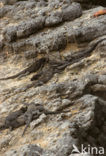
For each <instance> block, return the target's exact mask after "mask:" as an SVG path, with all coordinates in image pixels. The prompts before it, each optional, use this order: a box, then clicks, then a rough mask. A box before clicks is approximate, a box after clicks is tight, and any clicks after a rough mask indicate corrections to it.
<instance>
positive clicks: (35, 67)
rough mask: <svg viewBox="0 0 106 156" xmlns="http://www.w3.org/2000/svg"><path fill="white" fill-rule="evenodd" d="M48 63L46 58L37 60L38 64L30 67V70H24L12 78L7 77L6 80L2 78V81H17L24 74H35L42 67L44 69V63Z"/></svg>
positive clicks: (35, 63)
mask: <svg viewBox="0 0 106 156" xmlns="http://www.w3.org/2000/svg"><path fill="white" fill-rule="evenodd" d="M46 61H47V58H46V57H43V58H40V59H39V60H37V61H36V62H34V63H33V64H32V65H31V66H29V67H28V68H26V69H24V70H23V71H21V72H19V73H17V74H16V75H13V76H10V77H6V78H1V79H0V80H8V79H15V78H17V77H18V76H20V75H21V76H22V75H24V74H26V75H28V74H31V73H33V72H36V71H37V70H38V69H39V68H40V67H42V66H43V65H44V63H45V62H46Z"/></svg>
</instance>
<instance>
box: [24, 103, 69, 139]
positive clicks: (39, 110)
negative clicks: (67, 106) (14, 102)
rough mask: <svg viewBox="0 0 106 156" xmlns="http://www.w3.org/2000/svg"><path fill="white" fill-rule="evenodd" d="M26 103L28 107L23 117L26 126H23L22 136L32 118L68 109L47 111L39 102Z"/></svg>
mask: <svg viewBox="0 0 106 156" xmlns="http://www.w3.org/2000/svg"><path fill="white" fill-rule="evenodd" d="M25 105H27V107H28V109H27V111H26V113H25V115H24V117H25V121H26V126H25V128H24V131H23V133H22V136H23V135H24V134H25V131H26V130H27V128H28V127H29V125H30V122H31V121H32V120H35V119H37V118H38V117H39V116H40V115H41V114H43V113H44V114H46V115H48V114H59V113H67V112H69V110H68V111H63V110H57V111H48V110H46V109H45V108H44V107H43V106H42V105H41V104H35V103H34V102H32V103H30V104H25Z"/></svg>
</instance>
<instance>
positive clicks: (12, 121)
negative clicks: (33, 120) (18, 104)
mask: <svg viewBox="0 0 106 156" xmlns="http://www.w3.org/2000/svg"><path fill="white" fill-rule="evenodd" d="M26 111H27V107H22V108H21V109H19V110H17V111H15V112H12V113H10V114H9V115H8V116H7V117H6V118H5V121H4V123H3V124H2V125H1V126H0V130H4V129H7V128H9V129H10V130H12V129H14V128H17V127H19V126H21V125H22V124H23V123H24V124H25V122H24V121H23V122H22V123H20V122H19V120H17V119H18V118H19V117H20V116H22V115H23V114H24V113H25V112H26Z"/></svg>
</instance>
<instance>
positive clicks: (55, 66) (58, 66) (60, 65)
mask: <svg viewBox="0 0 106 156" xmlns="http://www.w3.org/2000/svg"><path fill="white" fill-rule="evenodd" d="M103 40H106V38H102V39H100V40H98V41H96V42H95V43H93V44H92V45H88V47H87V48H86V49H84V50H80V51H77V52H74V54H73V55H70V56H68V57H66V58H65V60H63V61H59V62H58V61H56V60H52V61H50V60H49V68H48V69H47V68H45V70H41V71H40V72H39V73H37V74H36V75H33V76H32V78H31V81H35V80H38V82H37V83H36V84H35V86H40V85H42V84H44V83H46V82H48V81H49V80H50V79H51V78H52V77H53V75H54V74H55V73H60V72H61V71H63V70H64V69H65V68H66V67H67V66H68V65H72V64H74V63H76V62H78V61H80V60H82V59H83V58H85V57H88V56H90V55H91V52H92V51H93V50H94V49H95V48H96V46H97V45H98V44H99V43H100V42H102V41H103ZM44 75H45V76H44ZM33 85H34V84H32V86H33Z"/></svg>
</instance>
